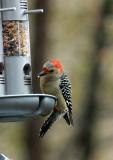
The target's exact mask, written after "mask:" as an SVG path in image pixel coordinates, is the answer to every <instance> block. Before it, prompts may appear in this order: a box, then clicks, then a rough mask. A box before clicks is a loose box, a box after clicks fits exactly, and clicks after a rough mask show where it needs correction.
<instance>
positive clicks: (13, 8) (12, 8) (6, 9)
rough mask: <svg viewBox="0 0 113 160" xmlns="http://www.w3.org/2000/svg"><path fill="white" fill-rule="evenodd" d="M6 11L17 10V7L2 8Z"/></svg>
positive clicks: (1, 9)
mask: <svg viewBox="0 0 113 160" xmlns="http://www.w3.org/2000/svg"><path fill="white" fill-rule="evenodd" d="M6 11H16V7H11V8H0V12H6Z"/></svg>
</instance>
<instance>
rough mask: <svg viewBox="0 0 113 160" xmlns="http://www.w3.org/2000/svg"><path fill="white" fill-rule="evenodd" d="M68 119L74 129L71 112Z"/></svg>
mask: <svg viewBox="0 0 113 160" xmlns="http://www.w3.org/2000/svg"><path fill="white" fill-rule="evenodd" d="M69 119H70V123H71V125H72V126H73V127H74V122H73V115H72V112H71V111H69Z"/></svg>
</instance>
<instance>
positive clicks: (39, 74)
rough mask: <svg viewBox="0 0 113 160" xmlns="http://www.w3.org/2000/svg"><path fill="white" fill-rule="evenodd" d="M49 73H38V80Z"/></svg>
mask: <svg viewBox="0 0 113 160" xmlns="http://www.w3.org/2000/svg"><path fill="white" fill-rule="evenodd" d="M46 74H47V73H46V72H44V71H41V72H40V73H38V75H37V78H40V77H41V76H44V75H46Z"/></svg>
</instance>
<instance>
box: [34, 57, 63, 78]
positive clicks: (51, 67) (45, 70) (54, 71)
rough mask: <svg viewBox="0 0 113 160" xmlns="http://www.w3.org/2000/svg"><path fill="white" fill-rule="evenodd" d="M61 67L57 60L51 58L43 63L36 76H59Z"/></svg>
mask: <svg viewBox="0 0 113 160" xmlns="http://www.w3.org/2000/svg"><path fill="white" fill-rule="evenodd" d="M62 73H63V68H62V65H61V63H60V61H59V60H57V59H53V60H51V61H47V62H46V63H44V65H43V67H42V71H41V72H40V73H39V74H38V75H37V77H38V78H40V77H41V76H51V77H52V76H59V77H60V76H61V74H62Z"/></svg>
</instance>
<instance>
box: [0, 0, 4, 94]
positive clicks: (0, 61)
mask: <svg viewBox="0 0 113 160" xmlns="http://www.w3.org/2000/svg"><path fill="white" fill-rule="evenodd" d="M0 8H1V2H0ZM4 94H5V78H4V58H3V38H2V19H1V13H0V95H4Z"/></svg>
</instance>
